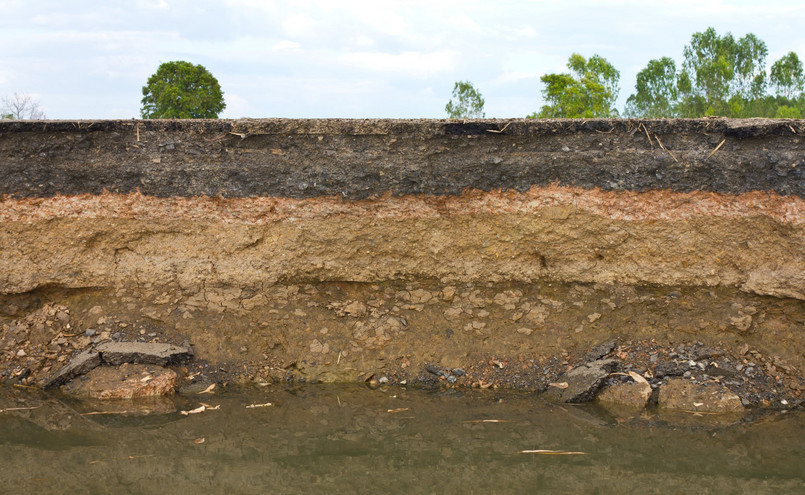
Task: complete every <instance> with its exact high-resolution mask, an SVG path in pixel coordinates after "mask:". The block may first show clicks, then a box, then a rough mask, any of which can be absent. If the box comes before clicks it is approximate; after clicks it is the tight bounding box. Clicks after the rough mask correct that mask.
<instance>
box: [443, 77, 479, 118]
mask: <svg viewBox="0 0 805 495" xmlns="http://www.w3.org/2000/svg"><path fill="white" fill-rule="evenodd" d="M444 110H445V111H446V112H447V117H448V118H450V119H482V118H484V116H485V114H484V99H483V97H482V96H481V93H480V92H479V91H478V90H477V89H475V87H474V86H473V85H472V83H471V82H469V81H457V82H456V84H455V86H453V96H452V98H450V101H448V102H447V105H445V107H444Z"/></svg>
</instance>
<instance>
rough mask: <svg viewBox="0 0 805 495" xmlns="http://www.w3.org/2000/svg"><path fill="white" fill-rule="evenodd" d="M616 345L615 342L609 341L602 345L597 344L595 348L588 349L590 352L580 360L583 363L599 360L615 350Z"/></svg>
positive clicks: (616, 342)
mask: <svg viewBox="0 0 805 495" xmlns="http://www.w3.org/2000/svg"><path fill="white" fill-rule="evenodd" d="M617 345H618V341H617V340H610V341H609V342H604V343H602V344H598V345H597V346H595V347H593V348H592V349H590V352H588V353H587V355H585V356H584V358H582V361H583V362H587V361H595V360H596V359H601V358H602V357H604V356H606V355H607V354H609V353H610V352H612V351H613V350H615V346H617Z"/></svg>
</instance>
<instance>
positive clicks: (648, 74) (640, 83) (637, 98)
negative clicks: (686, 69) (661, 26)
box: [625, 57, 679, 118]
mask: <svg viewBox="0 0 805 495" xmlns="http://www.w3.org/2000/svg"><path fill="white" fill-rule="evenodd" d="M635 89H636V93H635V94H633V95H631V96H630V97H629V99H628V100H626V112H625V113H626V115H627V116H629V117H646V118H659V117H672V116H674V114H675V113H676V109H675V108H674V107H675V105H676V103H677V99H678V98H679V90H678V88H677V80H676V64H675V63H674V61H673V59H671V58H669V57H663V58H661V59H659V60H649V63H648V65H647V66H646V68H645V69H643V70H641V71H640V72H638V73H637V84H636V85H635Z"/></svg>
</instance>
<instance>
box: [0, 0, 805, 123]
mask: <svg viewBox="0 0 805 495" xmlns="http://www.w3.org/2000/svg"><path fill="white" fill-rule="evenodd" d="M804 25H805V1H802V0H795V1H782V0H781V1H774V0H766V1H764V2H761V1H758V0H752V1H739V0H712V1H711V0H666V1H661V2H657V1H651V0H607V1H593V0H579V1H559V0H552V1H540V0H532V1H525V0H510V1H505V0H502V1H499V2H493V1H490V0H483V1H474V0H461V1H454V0H428V1H420V0H403V1H395V0H385V1H384V0H369V1H362V0H360V1H350V0H336V1H324V0H319V1H316V0H289V1H272V0H264V1H259V0H220V1H205V0H126V1H122V2H118V1H113V0H106V1H100V0H99V1H84V0H71V1H69V2H65V1H63V0H54V1H51V0H0V97H10V96H12V95H13V94H14V93H20V94H31V95H34V96H35V97H36V98H37V99H38V101H39V104H40V107H41V109H42V110H43V111H44V112H45V114H46V115H47V117H48V118H51V119H112V118H123V119H128V118H138V117H139V115H140V107H141V102H140V100H141V99H142V87H143V86H144V85H145V84H146V82H147V80H148V77H149V76H150V75H151V74H153V73H154V72H156V70H157V68H158V67H159V65H160V64H161V63H163V62H169V61H173V60H185V61H188V62H192V63H194V64H201V65H203V66H204V67H206V68H207V69H208V70H209V71H210V72H211V73H212V74H213V75H214V76H215V77H216V78H217V79H218V81H219V83H220V84H221V88H222V89H223V92H224V98H225V101H226V110H224V112H223V113H222V114H221V115H220V117H222V118H241V117H251V118H264V117H286V118H330V117H339V118H444V117H446V113H445V110H444V107H445V104H446V103H447V102H448V100H449V99H450V95H451V92H452V90H453V85H454V83H455V82H456V81H463V80H468V81H471V82H472V83H473V84H474V86H475V87H476V88H477V89H478V90H479V91H480V92H481V93H482V95H483V97H484V99H485V101H486V103H485V106H484V108H485V111H486V116H487V117H490V118H515V117H524V116H526V115H528V114H530V113H532V112H534V111H536V110H538V109H539V108H540V107H541V106H542V105H543V104H544V101H543V99H542V97H541V93H540V91H541V90H542V88H543V85H542V83H541V82H540V76H542V75H544V74H547V73H556V72H566V71H567V69H566V66H565V64H566V63H567V60H568V57H570V55H571V54H573V53H580V54H581V55H583V56H585V57H590V56H592V55H593V54H598V55H600V56H602V57H604V58H606V59H607V60H608V61H609V62H610V63H612V64H613V65H614V66H615V67H616V68H617V69H618V70H619V71H620V73H621V79H620V97H619V100H618V107H619V108H620V109H622V108H623V104H624V103H625V101H626V98H628V96H629V95H630V94H631V93H633V92H634V84H635V77H636V74H637V72H638V71H640V69H642V68H643V67H645V66H646V64H647V63H648V61H649V60H651V59H654V58H660V57H663V56H669V57H672V58H673V59H675V60H676V61H677V65H679V64H681V61H682V50H683V48H684V46H685V45H686V44H687V43H688V42H689V41H690V37H691V35H692V34H693V33H695V32H699V31H703V30H705V29H707V28H708V27H714V28H715V29H716V30H717V31H718V33H719V34H725V33H726V32H731V33H732V34H733V35H734V36H736V37H741V36H744V35H745V34H747V33H754V34H755V35H757V36H758V37H759V38H760V39H762V40H763V41H765V42H766V45H767V47H768V49H769V56H768V58H767V67H769V66H771V64H772V63H773V62H774V61H775V60H777V59H779V58H781V57H782V56H783V55H785V54H786V53H788V52H790V51H794V52H796V53H797V54H798V55H799V57H800V58H801V59H805V29H803V26H804Z"/></svg>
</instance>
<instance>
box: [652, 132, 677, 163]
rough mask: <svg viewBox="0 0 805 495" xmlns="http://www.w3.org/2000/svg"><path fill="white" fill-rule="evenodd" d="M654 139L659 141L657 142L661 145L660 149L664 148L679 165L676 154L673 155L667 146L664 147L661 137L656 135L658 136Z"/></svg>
mask: <svg viewBox="0 0 805 495" xmlns="http://www.w3.org/2000/svg"><path fill="white" fill-rule="evenodd" d="M654 138H655V139H656V140H657V142H658V143H660V148H662V149H663V150H665V151H666V152H667V153H668V154H669V155H671V158H673V159H674V161H675V162H676V163H679V160H677V159H676V157H675V156H674V154H673V153H671V150H669V149H668V148H666V147H665V145H663V144H662V141H660V136H658V135H656V134H655V135H654Z"/></svg>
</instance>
